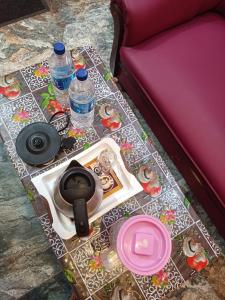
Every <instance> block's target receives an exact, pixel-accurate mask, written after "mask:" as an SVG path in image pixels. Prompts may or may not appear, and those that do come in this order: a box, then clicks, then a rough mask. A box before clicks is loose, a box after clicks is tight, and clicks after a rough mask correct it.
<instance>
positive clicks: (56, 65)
mask: <svg viewBox="0 0 225 300" xmlns="http://www.w3.org/2000/svg"><path fill="white" fill-rule="evenodd" d="M49 66H50V73H51V77H52V82H53V86H54V90H55V95H56V99H57V100H58V101H59V102H61V104H62V105H63V106H68V88H69V85H70V83H71V81H72V79H73V78H74V66H73V62H72V58H71V55H70V53H69V51H66V50H65V46H64V44H63V43H60V42H57V43H55V44H54V52H53V54H52V56H51V57H50V60H49Z"/></svg>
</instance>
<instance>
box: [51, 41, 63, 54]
mask: <svg viewBox="0 0 225 300" xmlns="http://www.w3.org/2000/svg"><path fill="white" fill-rule="evenodd" d="M54 52H55V54H58V55H63V54H64V53H65V46H64V44H63V43H60V42H56V43H55V44H54Z"/></svg>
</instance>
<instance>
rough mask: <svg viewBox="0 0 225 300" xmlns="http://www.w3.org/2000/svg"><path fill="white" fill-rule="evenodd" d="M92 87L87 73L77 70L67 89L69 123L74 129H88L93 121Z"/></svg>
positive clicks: (83, 70)
mask: <svg viewBox="0 0 225 300" xmlns="http://www.w3.org/2000/svg"><path fill="white" fill-rule="evenodd" d="M94 95H95V91H94V85H93V84H92V82H91V81H90V79H89V78H88V71H87V70H85V69H79V70H78V71H77V73H76V79H75V80H73V81H72V82H71V85H70V88H69V99H70V110H71V122H72V124H73V126H74V127H76V128H87V127H90V126H91V125H92V123H93V121H94V105H95V96H94Z"/></svg>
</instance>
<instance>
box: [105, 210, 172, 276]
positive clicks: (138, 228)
mask: <svg viewBox="0 0 225 300" xmlns="http://www.w3.org/2000/svg"><path fill="white" fill-rule="evenodd" d="M171 249H172V242H171V238H170V234H169V232H168V230H167V228H166V227H165V226H164V224H162V223H161V222H160V221H159V220H158V219H156V218H154V217H151V216H147V215H138V216H135V217H131V218H129V219H121V220H120V221H119V222H118V223H116V224H115V225H113V226H112V228H111V230H110V248H109V249H108V251H106V252H105V253H103V255H102V259H103V263H105V266H107V267H108V268H110V267H115V266H116V265H118V264H119V263H121V262H122V264H123V265H124V266H125V267H126V268H127V269H128V270H130V271H131V272H133V273H136V274H139V275H148V276H150V275H153V274H155V273H157V272H158V271H160V270H161V269H163V267H164V266H165V265H166V264H167V262H168V260H169V258H170V255H171Z"/></svg>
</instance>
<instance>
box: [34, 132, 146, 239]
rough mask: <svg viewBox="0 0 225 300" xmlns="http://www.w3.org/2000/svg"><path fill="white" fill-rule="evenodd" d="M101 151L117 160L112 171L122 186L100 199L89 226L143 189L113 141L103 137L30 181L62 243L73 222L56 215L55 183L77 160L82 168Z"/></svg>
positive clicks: (67, 237)
mask: <svg viewBox="0 0 225 300" xmlns="http://www.w3.org/2000/svg"><path fill="white" fill-rule="evenodd" d="M104 149H109V150H111V151H113V152H114V153H115V154H116V157H117V160H116V162H115V164H114V165H113V170H114V172H115V173H116V175H117V177H118V179H119V181H120V182H121V184H122V186H123V187H122V188H121V189H120V190H118V191H116V192H114V193H113V194H111V195H109V196H108V197H106V198H105V199H103V200H102V203H101V205H100V206H99V208H98V210H97V211H96V213H95V214H94V215H93V216H92V217H90V218H89V223H91V222H93V221H95V220H96V219H97V218H99V217H101V216H102V215H104V214H105V213H107V212H108V211H109V210H110V209H112V208H114V207H115V206H117V205H119V204H121V203H123V202H124V201H126V200H127V199H129V198H130V197H132V196H134V195H135V194H137V193H139V192H141V191H142V190H143V188H142V186H141V185H140V183H139V182H138V181H137V179H136V178H135V176H134V175H132V174H131V173H129V172H128V171H127V169H126V168H125V166H124V162H123V160H122V157H121V155H120V147H119V145H118V144H117V143H116V142H115V141H114V140H113V139H112V138H103V139H102V140H101V141H99V142H98V143H96V144H94V145H93V146H92V147H90V148H88V149H87V150H85V151H83V152H81V153H79V154H77V155H76V156H74V157H72V158H71V159H69V160H67V161H65V162H63V163H62V164H60V165H58V166H56V167H54V168H52V169H51V170H48V171H46V172H45V173H43V174H40V175H38V176H36V177H34V178H32V179H31V181H32V182H33V184H34V185H35V187H36V189H37V190H38V192H39V194H40V195H42V196H44V197H45V198H46V200H47V201H48V203H49V207H50V210H51V214H52V218H53V224H52V226H53V228H54V230H55V231H56V232H57V233H58V235H59V236H60V237H61V238H63V239H65V240H66V239H70V238H71V237H72V236H74V235H75V234H76V231H75V225H74V222H73V221H72V220H71V219H70V218H68V217H66V216H64V215H63V214H62V213H61V212H59V211H58V210H57V209H56V207H55V205H54V203H53V201H52V197H53V192H54V188H55V183H56V180H57V178H58V176H60V175H61V174H62V173H63V172H64V171H65V170H66V168H67V167H68V165H69V164H70V162H71V161H72V160H77V161H78V162H79V163H80V164H81V165H85V164H87V163H88V162H90V161H92V160H93V159H95V158H96V157H98V155H99V154H100V152H101V151H102V150H104Z"/></svg>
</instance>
